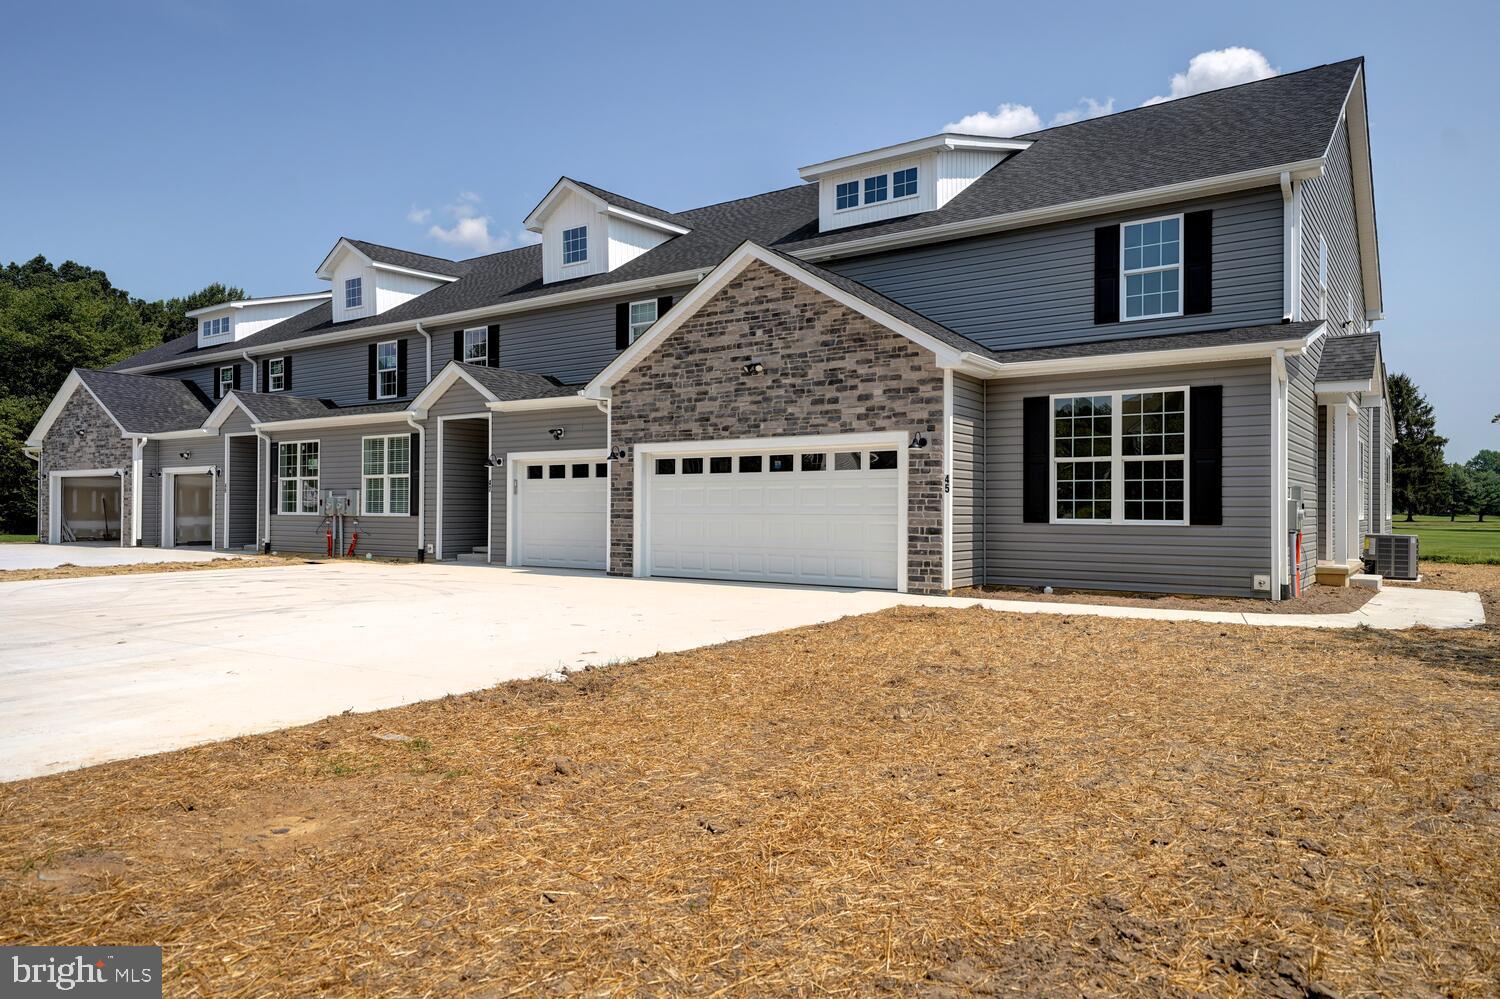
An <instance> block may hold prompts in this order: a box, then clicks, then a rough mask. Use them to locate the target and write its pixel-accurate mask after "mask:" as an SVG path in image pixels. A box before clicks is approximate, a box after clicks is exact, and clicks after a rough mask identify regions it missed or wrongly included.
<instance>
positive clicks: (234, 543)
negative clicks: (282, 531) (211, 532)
mask: <svg viewBox="0 0 1500 999" xmlns="http://www.w3.org/2000/svg"><path fill="white" fill-rule="evenodd" d="M260 450H261V443H260V440H259V439H258V438H256V437H253V436H252V437H233V438H230V440H229V462H228V464H227V466H226V468H227V470H228V474H227V476H226V479H225V483H224V486H225V492H226V494H227V495H226V497H225V501H224V505H225V508H226V509H227V510H228V511H229V517H228V521H227V522H226V523H224V524H221V525H220V527H219V531H220V534H219V536H220V538H221V539H223V540H224V547H226V548H229V549H239V548H244V547H245V546H246V545H253V544H255V543H256V542H257V540H258V537H257V535H258V533H259V532H258V530H257V528H256V520H257V514H258V513H259V512H260V506H259V504H258V503H257V502H256V499H257V497H259V496H260V495H261V492H260V489H259V488H258V486H259V483H260V474H259V472H260Z"/></svg>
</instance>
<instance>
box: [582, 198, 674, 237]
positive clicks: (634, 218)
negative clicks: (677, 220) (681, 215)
mask: <svg viewBox="0 0 1500 999" xmlns="http://www.w3.org/2000/svg"><path fill="white" fill-rule="evenodd" d="M604 214H606V215H613V216H614V217H615V218H620V219H625V220H626V221H627V222H634V223H635V224H636V225H643V226H646V227H647V228H649V229H660V230H661V231H662V232H665V233H670V234H671V235H673V236H681V235H684V234H685V233H688V232H691V231H692V230H691V229H684V228H683V227H682V226H680V225H673V224H672V223H671V222H663V221H662V220H661V219H654V218H652V217H651V216H649V215H641V214H640V213H638V212H632V211H630V210H629V209H626V208H621V207H619V206H618V205H610V204H606V206H605V209H604Z"/></svg>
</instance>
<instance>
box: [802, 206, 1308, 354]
mask: <svg viewBox="0 0 1500 999" xmlns="http://www.w3.org/2000/svg"><path fill="white" fill-rule="evenodd" d="M1201 208H1211V209H1212V210H1213V213H1214V224H1213V311H1212V312H1210V313H1206V314H1204V315H1196V316H1184V317H1179V318H1175V319H1147V320H1140V321H1137V322H1128V323H1104V324H1100V325H1095V324H1094V229H1095V228H1096V227H1098V226H1102V225H1111V224H1115V223H1121V222H1130V221H1133V220H1136V219H1142V218H1152V217H1155V216H1159V215H1167V214H1172V213H1174V212H1179V211H1184V210H1186V211H1194V210H1197V209H1201ZM1281 218H1282V201H1281V192H1280V190H1279V189H1275V188H1272V189H1265V190H1257V191H1251V192H1245V193H1241V194H1236V195H1233V196H1228V197H1220V198H1211V199H1202V200H1198V201H1192V202H1183V203H1179V204H1173V205H1163V206H1161V207H1160V208H1152V209H1149V210H1141V211H1136V212H1130V213H1125V214H1112V215H1104V216H1098V217H1095V218H1090V219H1082V220H1078V221H1073V222H1066V223H1060V224H1057V225H1049V226H1039V227H1036V228H1032V229H1022V230H1016V231H1013V232H1006V233H1000V234H997V235H992V236H983V237H976V238H973V239H965V240H957V241H954V242H949V243H941V244H934V245H930V246H921V247H914V248H912V249H907V250H898V251H893V252H890V253H884V254H880V255H878V256H870V257H861V258H857V259H852V260H835V261H832V262H829V263H828V264H826V265H825V266H827V267H829V268H830V269H832V270H836V271H838V272H840V273H842V274H845V275H847V276H849V277H851V278H853V279H854V280H856V281H861V282H863V283H865V284H867V285H869V286H870V287H872V288H874V289H876V290H877V291H880V292H883V293H884V294H886V295H889V296H890V297H891V298H894V299H895V300H896V301H898V302H900V303H902V304H903V305H906V306H909V307H910V308H913V309H915V310H917V311H918V312H921V313H922V314H924V315H926V316H928V317H930V318H932V319H934V320H936V321H937V322H940V323H942V324H944V325H946V326H948V327H949V328H950V329H953V330H956V331H957V332H959V333H962V334H964V335H966V336H969V337H972V338H973V339H975V340H977V341H979V342H980V343H982V344H984V345H985V346H987V347H990V348H993V349H995V350H1010V349H1014V348H1019V347H1033V346H1041V345H1056V344H1064V343H1082V342H1088V341H1093V340H1104V339H1114V338H1118V337H1131V336H1157V335H1160V334H1163V333H1184V332H1190V331H1194V330H1209V329H1219V328H1222V327H1225V326H1235V325H1243V324H1254V323H1267V322H1279V321H1280V320H1281V317H1282V293H1281V290H1282V238H1283V237H1282V223H1281Z"/></svg>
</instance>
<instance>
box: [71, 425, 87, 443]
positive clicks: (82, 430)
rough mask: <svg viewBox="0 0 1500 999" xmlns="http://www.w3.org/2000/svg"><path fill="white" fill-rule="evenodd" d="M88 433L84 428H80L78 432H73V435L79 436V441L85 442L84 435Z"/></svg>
mask: <svg viewBox="0 0 1500 999" xmlns="http://www.w3.org/2000/svg"><path fill="white" fill-rule="evenodd" d="M87 432H88V431H86V430H84V429H83V428H82V427H79V428H78V429H77V430H75V431H73V433H74V434H76V435H77V437H78V439H79V440H83V437H84V434H86V433H87Z"/></svg>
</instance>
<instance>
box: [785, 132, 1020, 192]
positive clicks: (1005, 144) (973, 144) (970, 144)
mask: <svg viewBox="0 0 1500 999" xmlns="http://www.w3.org/2000/svg"><path fill="white" fill-rule="evenodd" d="M1031 143H1032V140H1031V139H1005V138H1000V137H997V136H988V135H965V134H962V133H959V132H939V133H938V134H937V135H928V136H924V137H923V138H920V139H911V140H909V141H907V142H898V143H896V144H895V145H891V146H881V147H880V148H879V149H871V150H868V151H866V152H863V153H852V154H850V155H848V156H840V157H838V158H837V159H831V160H824V161H823V162H821V163H811V164H808V165H807V166H805V167H802V168H800V169H799V170H798V171H797V175H798V176H799V177H801V178H802V179H803V180H817V179H818V178H819V177H821V176H823V175H824V174H828V173H834V172H836V171H839V170H849V169H852V168H854V167H860V166H865V165H866V164H869V163H879V162H881V161H883V160H893V159H897V158H899V157H903V156H912V155H915V154H917V153H925V152H928V151H929V150H933V149H968V150H982V151H988V152H996V153H1015V152H1020V151H1021V150H1023V149H1026V148H1028V147H1029V146H1030V145H1031Z"/></svg>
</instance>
